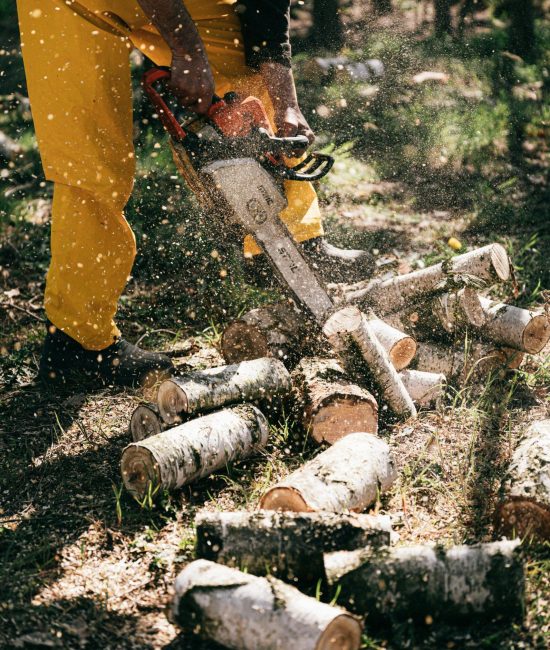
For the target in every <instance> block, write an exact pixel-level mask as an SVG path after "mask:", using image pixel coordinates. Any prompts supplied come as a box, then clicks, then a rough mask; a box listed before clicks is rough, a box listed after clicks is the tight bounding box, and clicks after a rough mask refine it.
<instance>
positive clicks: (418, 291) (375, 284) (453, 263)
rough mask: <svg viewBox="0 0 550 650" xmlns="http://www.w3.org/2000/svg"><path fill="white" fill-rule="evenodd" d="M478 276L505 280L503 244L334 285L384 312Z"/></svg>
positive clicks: (345, 296)
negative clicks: (385, 276) (401, 272)
mask: <svg viewBox="0 0 550 650" xmlns="http://www.w3.org/2000/svg"><path fill="white" fill-rule="evenodd" d="M470 277H474V278H477V279H478V280H481V281H482V282H484V283H485V284H492V283H493V282H495V281H497V282H502V281H505V280H508V278H509V277H510V260H509V259H508V255H507V253H506V250H505V249H504V248H503V247H502V246H501V245H500V244H489V245H488V246H484V247H483V248H477V249H476V250H473V251H470V252H469V253H464V254H463V255H457V256H456V257H453V258H451V259H450V260H447V261H445V262H441V263H440V264H435V265H434V266H428V267H427V268H425V269H420V270H418V271H413V272H412V273H406V274H404V275H398V276H396V277H394V278H390V279H388V280H370V281H363V282H358V283H356V284H354V285H350V286H348V287H345V286H342V285H333V286H332V287H331V290H332V292H333V294H334V295H335V297H336V298H337V299H339V300H340V301H344V302H348V303H349V302H356V303H358V304H359V306H360V307H361V306H364V307H365V308H367V307H370V308H371V309H374V310H375V311H376V313H377V314H379V315H382V316H383V315H384V314H389V313H392V312H395V311H400V310H402V309H406V308H407V307H408V306H409V305H410V303H411V302H412V301H415V300H418V299H419V298H423V297H425V296H426V295H429V294H432V293H444V292H445V291H448V290H449V289H452V288H455V287H456V286H457V285H461V284H462V285H463V286H464V285H465V284H466V281H467V280H468V278H470Z"/></svg>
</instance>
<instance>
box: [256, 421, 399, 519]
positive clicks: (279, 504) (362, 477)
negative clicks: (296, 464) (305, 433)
mask: <svg viewBox="0 0 550 650" xmlns="http://www.w3.org/2000/svg"><path fill="white" fill-rule="evenodd" d="M396 478H397V474H396V471H395V468H394V464H393V459H392V457H391V454H390V448H389V447H388V445H387V444H386V443H385V442H384V441H383V440H380V438H377V437H376V436H374V435H372V434H370V433H350V434H349V435H347V436H345V437H344V438H341V439H340V440H338V441H337V442H335V443H334V445H332V447H329V448H328V449H327V450H326V451H324V452H322V453H321V454H319V455H318V456H316V457H315V458H314V459H313V460H310V461H309V462H307V463H306V464H305V465H303V466H302V467H300V468H299V469H297V470H296V471H295V472H292V474H290V475H289V476H287V477H286V478H285V479H283V480H282V481H280V482H279V483H277V485H275V486H274V487H272V488H270V489H269V490H268V491H267V492H266V493H265V494H264V495H263V497H262V499H261V501H260V508H263V509H265V510H293V511H294V512H318V511H323V510H324V511H326V512H346V511H348V510H355V511H357V512H360V511H361V510H364V509H365V508H366V507H367V506H369V505H371V504H373V503H374V502H375V501H376V499H377V498H378V496H379V495H380V494H381V493H383V492H385V491H386V490H388V489H389V488H390V487H391V485H392V484H393V482H394V481H395V479H396Z"/></svg>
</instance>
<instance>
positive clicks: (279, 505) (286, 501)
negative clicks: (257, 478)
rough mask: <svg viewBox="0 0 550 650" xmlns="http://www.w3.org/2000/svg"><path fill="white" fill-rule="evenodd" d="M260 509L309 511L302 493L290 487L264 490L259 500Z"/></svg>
mask: <svg viewBox="0 0 550 650" xmlns="http://www.w3.org/2000/svg"><path fill="white" fill-rule="evenodd" d="M260 509H261V510H290V511H292V512H311V509H310V508H309V507H308V505H307V503H306V502H305V500H304V499H303V497H302V495H301V494H300V493H299V492H298V491H297V490H295V489H294V488H290V487H274V488H271V489H270V490H269V491H268V492H266V493H265V494H264V495H263V497H262V499H261V501H260Z"/></svg>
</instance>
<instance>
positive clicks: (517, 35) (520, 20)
mask: <svg viewBox="0 0 550 650" xmlns="http://www.w3.org/2000/svg"><path fill="white" fill-rule="evenodd" d="M503 8H504V10H505V11H506V13H507V14H508V17H509V19H510V25H509V27H508V47H509V49H510V51H511V52H513V53H514V54H518V55H519V56H522V57H525V56H528V55H529V54H530V53H531V51H532V49H533V44H534V42H535V9H534V7H533V0H507V1H506V2H504V3H503Z"/></svg>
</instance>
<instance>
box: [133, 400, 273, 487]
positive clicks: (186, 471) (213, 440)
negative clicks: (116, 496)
mask: <svg viewBox="0 0 550 650" xmlns="http://www.w3.org/2000/svg"><path fill="white" fill-rule="evenodd" d="M268 432H269V425H268V423H267V420H266V419H265V416H264V415H263V414H262V413H261V411H259V410H258V409H257V408H256V407H255V406H250V405H242V406H235V407H233V408H231V409H225V410H223V411H218V412H217V413H211V414H210V415H205V416H203V417H201V418H197V419H195V420H191V421H190V422H186V423H185V424H181V425H179V426H177V427H175V428H173V429H168V430H166V431H163V432H162V433H159V434H157V435H156V436H152V437H151V438H146V439H145V440H142V441H140V442H136V443H133V444H131V445H129V446H128V447H126V449H125V450H124V452H123V453H122V462H121V471H122V478H123V481H124V485H125V487H126V489H127V490H128V491H129V492H130V493H132V494H134V495H136V496H138V497H140V498H141V497H143V496H144V495H145V494H147V490H148V489H149V486H150V485H151V486H152V487H153V488H156V487H162V488H165V489H168V490H170V489H174V488H178V487H181V486H182V485H185V484H186V483H191V482H192V481H196V480H198V479H200V478H203V477H205V476H208V475H209V474H211V473H212V472H215V471H216V470H218V469H222V468H224V467H225V466H226V465H227V464H228V463H230V462H232V461H235V460H240V459H243V458H246V457H248V456H250V455H252V454H254V453H256V452H257V451H259V450H260V449H262V448H263V447H265V445H266V443H267V437H268Z"/></svg>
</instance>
